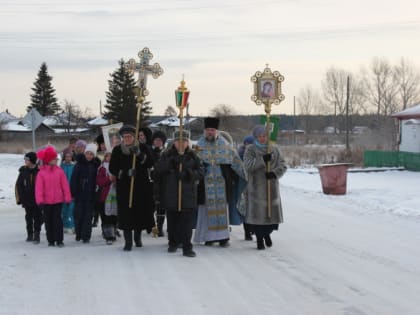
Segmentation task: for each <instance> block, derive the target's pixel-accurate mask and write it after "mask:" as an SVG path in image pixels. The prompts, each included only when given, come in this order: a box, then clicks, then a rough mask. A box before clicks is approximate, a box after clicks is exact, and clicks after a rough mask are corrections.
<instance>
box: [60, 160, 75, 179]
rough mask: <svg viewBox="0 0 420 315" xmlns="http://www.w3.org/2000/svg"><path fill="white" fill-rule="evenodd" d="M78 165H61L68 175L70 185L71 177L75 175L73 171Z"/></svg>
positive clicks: (72, 163)
mask: <svg viewBox="0 0 420 315" xmlns="http://www.w3.org/2000/svg"><path fill="white" fill-rule="evenodd" d="M75 165H76V164H74V162H71V163H61V165H60V167H61V168H62V169H63V171H64V174H66V177H67V180H68V182H69V184H70V181H71V176H72V175H73V170H74V166H75Z"/></svg>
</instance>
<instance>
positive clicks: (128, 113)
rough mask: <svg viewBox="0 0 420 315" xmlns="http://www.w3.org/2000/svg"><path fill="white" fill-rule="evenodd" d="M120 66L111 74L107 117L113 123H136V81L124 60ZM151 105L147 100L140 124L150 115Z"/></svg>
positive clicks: (106, 106) (120, 62)
mask: <svg viewBox="0 0 420 315" xmlns="http://www.w3.org/2000/svg"><path fill="white" fill-rule="evenodd" d="M118 63H119V68H117V69H116V70H115V71H114V72H113V73H112V74H111V78H112V79H111V80H109V81H108V85H109V90H108V91H107V92H106V97H107V104H106V105H105V109H106V110H107V112H106V113H105V115H104V116H105V118H107V119H112V122H113V123H116V122H122V123H124V124H131V125H134V126H135V125H136V117H137V106H136V104H137V100H136V95H135V92H134V88H135V87H136V82H135V80H134V77H133V74H131V73H130V72H129V71H128V70H127V69H126V68H125V67H124V60H122V59H121V60H120V61H119V62H118ZM151 110H152V109H151V107H150V105H149V103H148V102H145V103H144V104H143V106H142V110H141V112H140V125H144V124H143V122H144V121H145V120H146V119H147V118H148V117H149V115H150V113H151Z"/></svg>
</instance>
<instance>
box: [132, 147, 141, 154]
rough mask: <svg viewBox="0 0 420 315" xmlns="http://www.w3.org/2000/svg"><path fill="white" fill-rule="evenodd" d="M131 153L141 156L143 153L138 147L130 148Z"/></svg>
mask: <svg viewBox="0 0 420 315" xmlns="http://www.w3.org/2000/svg"><path fill="white" fill-rule="evenodd" d="M130 153H133V154H135V155H139V154H140V153H141V151H140V148H139V147H138V146H136V145H134V146H132V147H130Z"/></svg>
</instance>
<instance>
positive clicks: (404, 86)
mask: <svg viewBox="0 0 420 315" xmlns="http://www.w3.org/2000/svg"><path fill="white" fill-rule="evenodd" d="M394 72H395V79H396V81H397V84H398V94H399V97H400V101H401V103H402V108H401V109H406V108H407V107H408V106H410V105H412V104H415V103H416V102H418V101H420V74H419V72H418V70H417V69H416V68H415V66H414V65H413V64H412V63H411V62H410V61H408V60H407V59H405V58H401V59H400V62H399V64H397V65H396V66H395V67H394Z"/></svg>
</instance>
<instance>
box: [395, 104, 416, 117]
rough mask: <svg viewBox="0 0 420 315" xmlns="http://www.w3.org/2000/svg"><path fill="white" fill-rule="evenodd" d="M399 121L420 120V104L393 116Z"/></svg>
mask: <svg viewBox="0 0 420 315" xmlns="http://www.w3.org/2000/svg"><path fill="white" fill-rule="evenodd" d="M391 116H392V117H395V118H398V119H404V120H405V119H411V118H420V104H419V105H416V106H413V107H410V108H407V109H404V110H403V111H401V112H398V113H395V114H392V115H391Z"/></svg>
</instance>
